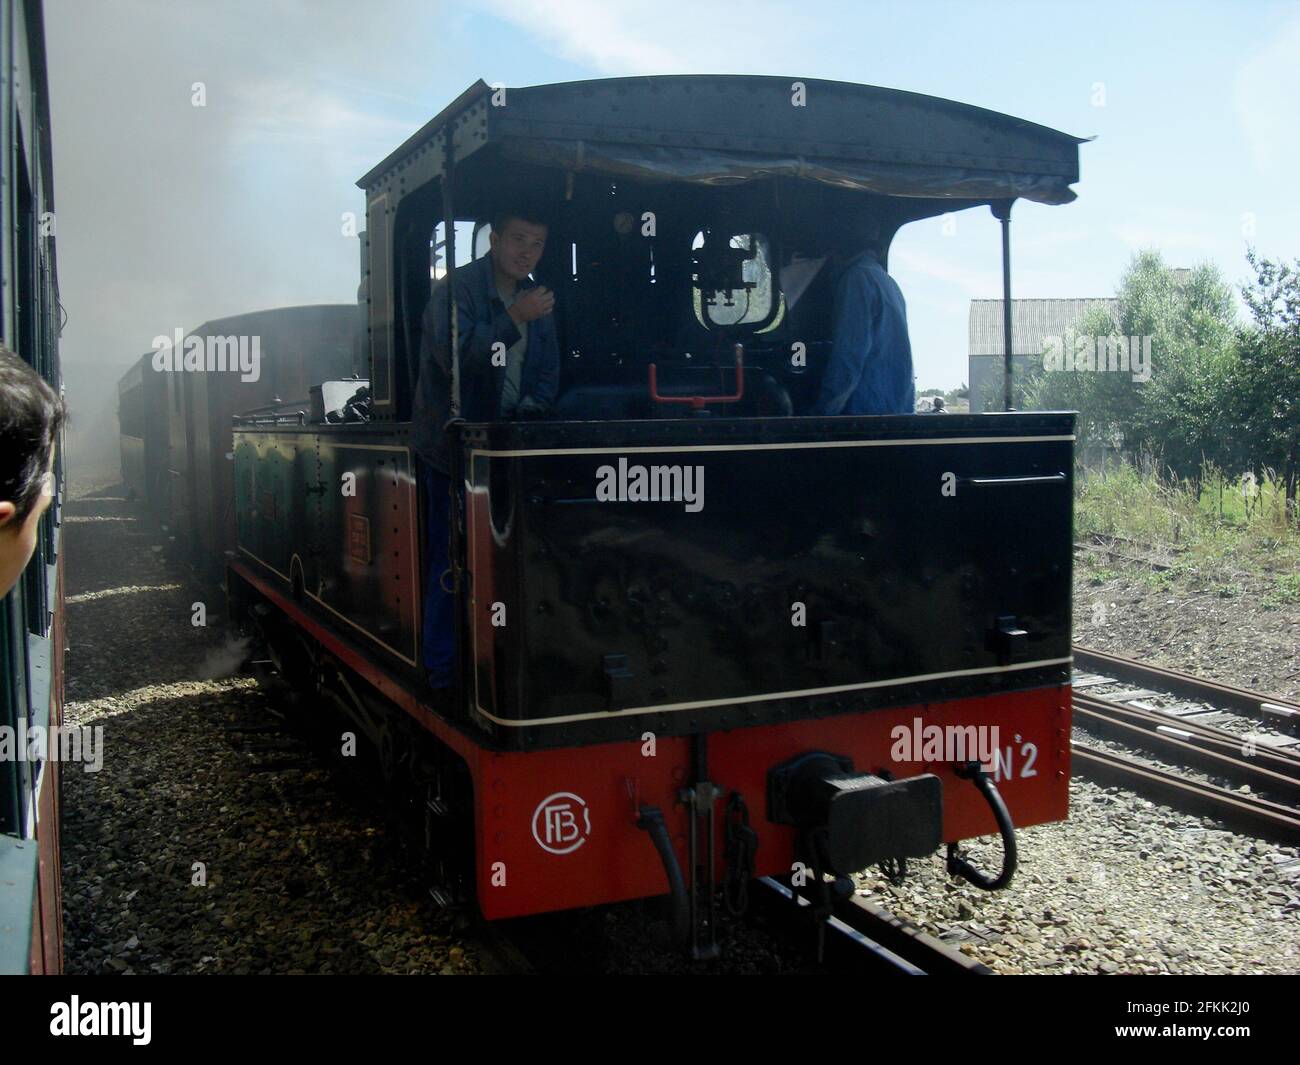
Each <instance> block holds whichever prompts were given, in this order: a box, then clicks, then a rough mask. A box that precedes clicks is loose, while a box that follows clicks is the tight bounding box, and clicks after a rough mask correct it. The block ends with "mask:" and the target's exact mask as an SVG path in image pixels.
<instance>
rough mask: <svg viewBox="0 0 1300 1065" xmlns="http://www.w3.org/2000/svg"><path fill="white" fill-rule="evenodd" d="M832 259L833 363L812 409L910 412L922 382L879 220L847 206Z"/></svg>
mask: <svg viewBox="0 0 1300 1065" xmlns="http://www.w3.org/2000/svg"><path fill="white" fill-rule="evenodd" d="M839 221H840V225H839V227H838V228H837V230H836V232H835V233H834V234H833V236H832V253H831V256H830V258H829V259H828V261H827V263H826V267H825V268H826V269H828V270H829V271H830V278H831V283H832V284H833V285H834V292H835V302H834V309H833V311H832V314H831V321H832V345H831V355H830V361H829V362H828V363H827V365H826V369H825V371H824V373H823V374H822V380H821V389H820V391H819V393H818V396H817V400H816V402H815V403H814V404H813V407H812V409H811V410H809V412H808V413H809V414H814V415H821V414H832V415H834V414H912V413H914V412H915V409H916V381H915V378H914V377H913V375H912V345H911V342H910V341H909V340H908V336H907V305H906V304H905V303H904V301H903V293H902V290H900V289H899V287H898V283H897V282H896V281H895V280H894V279H893V278H892V277H890V276H889V274H887V273H886V272H885V267H884V266H883V257H882V255H881V253H880V251H879V250H878V248H879V244H880V225H879V223H878V222H877V221H876V220H875V219H874V218H872V217H870V216H869V215H867V214H864V213H861V212H856V213H855V212H852V211H846V212H844V213H843V214H842V215H841V216H840V219H839Z"/></svg>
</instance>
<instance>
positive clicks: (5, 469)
mask: <svg viewBox="0 0 1300 1065" xmlns="http://www.w3.org/2000/svg"><path fill="white" fill-rule="evenodd" d="M66 416H67V412H66V409H65V408H64V406H63V400H62V399H60V398H59V397H58V396H57V395H55V392H54V389H52V388H51V387H50V386H49V385H48V384H46V382H45V381H43V380H42V379H41V376H40V375H39V374H38V373H37V372H36V371H35V370H33V369H32V368H31V367H30V366H28V365H27V363H25V362H23V360H22V359H20V358H19V357H18V356H17V355H15V354H14V353H13V352H12V351H10V350H9V349H8V348H4V347H0V500H3V501H7V502H10V503H13V504H14V506H15V507H16V509H17V514H16V515H15V516H16V518H17V520H18V523H19V524H22V523H23V522H24V521H26V520H27V516H28V515H29V514H30V513H31V512H32V508H33V507H35V506H36V500H37V498H39V496H40V493H41V489H42V488H43V487H44V485H45V473H46V471H47V470H48V469H49V468H50V455H51V454H52V452H53V451H54V441H55V439H56V438H57V437H58V435H59V429H60V428H62V426H63V422H64V419H65V418H66Z"/></svg>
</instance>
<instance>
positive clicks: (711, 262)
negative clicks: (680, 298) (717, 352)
mask: <svg viewBox="0 0 1300 1065" xmlns="http://www.w3.org/2000/svg"><path fill="white" fill-rule="evenodd" d="M691 250H692V255H691V266H692V271H693V272H692V276H691V280H692V282H693V283H694V288H695V290H694V293H693V298H694V301H695V317H696V318H697V319H698V320H699V323H700V325H702V326H704V327H705V328H710V327H714V326H730V325H750V324H753V323H755V322H762V321H765V320H766V319H767V318H768V317H769V316H770V315H771V313H772V299H773V293H772V267H771V251H770V249H769V247H768V242H767V238H766V237H765V236H763V235H762V234H761V233H739V234H733V235H731V236H726V235H725V234H723V233H722V232H721V231H717V230H707V229H706V230H701V231H700V232H698V233H696V234H695V239H694V240H693V241H692V242H691Z"/></svg>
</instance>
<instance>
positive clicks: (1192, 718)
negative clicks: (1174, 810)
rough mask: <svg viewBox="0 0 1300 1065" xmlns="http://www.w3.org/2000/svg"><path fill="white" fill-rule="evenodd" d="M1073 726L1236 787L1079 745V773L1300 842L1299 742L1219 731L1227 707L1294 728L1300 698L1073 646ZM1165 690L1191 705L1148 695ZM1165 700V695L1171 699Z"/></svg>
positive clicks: (1242, 828) (1246, 829)
mask: <svg viewBox="0 0 1300 1065" xmlns="http://www.w3.org/2000/svg"><path fill="white" fill-rule="evenodd" d="M1074 656H1075V664H1076V666H1082V667H1084V668H1086V669H1091V670H1096V671H1097V672H1096V673H1094V674H1076V676H1075V681H1074V683H1075V691H1074V711H1075V723H1076V725H1077V726H1078V727H1080V728H1082V729H1084V730H1086V731H1087V732H1089V733H1091V734H1093V735H1096V736H1098V737H1101V738H1103V739H1107V740H1110V741H1112V742H1116V743H1120V744H1123V745H1124V746H1128V747H1135V748H1139V749H1141V750H1143V751H1146V752H1148V753H1149V754H1151V755H1154V756H1155V757H1157V758H1159V759H1160V760H1161V761H1164V762H1168V763H1174V764H1178V765H1182V766H1186V767H1188V768H1190V769H1193V770H1195V771H1197V772H1200V773H1204V774H1206V775H1207V776H1210V777H1212V778H1215V779H1216V780H1222V781H1225V782H1228V783H1231V784H1233V785H1237V786H1238V788H1239V790H1232V789H1231V788H1229V787H1225V786H1222V785H1221V784H1219V783H1216V782H1215V781H1214V780H1203V779H1199V778H1197V777H1192V776H1186V775H1183V774H1179V773H1176V772H1173V771H1171V770H1169V769H1165V768H1162V767H1160V766H1154V765H1149V764H1146V763H1144V762H1141V761H1139V760H1137V759H1134V758H1132V757H1128V756H1125V755H1122V754H1119V753H1116V752H1114V751H1109V750H1104V749H1102V748H1099V747H1094V746H1092V745H1090V744H1087V743H1080V742H1077V741H1076V742H1075V743H1074V745H1073V759H1074V766H1075V770H1076V771H1078V772H1081V773H1082V774H1083V775H1086V776H1089V777H1091V778H1092V779H1094V780H1097V781H1098V782H1100V783H1103V784H1108V785H1115V786H1120V787H1124V788H1127V789H1129V790H1132V791H1135V792H1137V793H1139V794H1142V795H1145V796H1146V797H1148V798H1152V799H1157V800H1159V801H1161V802H1165V803H1168V804H1170V805H1172V806H1175V807H1178V808H1180V809H1183V810H1185V811H1187V812H1189V813H1194V814H1198V815H1202V816H1207V817H1213V818H1215V819H1217V820H1219V821H1221V822H1223V823H1224V824H1225V825H1228V826H1229V827H1231V828H1232V829H1233V830H1234V831H1238V832H1242V833H1245V834H1249V835H1255V836H1259V837H1261V838H1266V839H1272V840H1275V841H1277V842H1281V843H1300V741H1297V740H1295V739H1294V738H1293V737H1289V736H1285V735H1280V734H1277V735H1272V736H1270V735H1266V734H1260V735H1256V734H1255V733H1253V732H1252V733H1251V734H1249V735H1242V734H1241V733H1239V732H1233V731H1231V730H1228V729H1225V728H1220V727H1218V724H1216V722H1218V723H1223V721H1224V719H1225V710H1227V711H1230V712H1231V713H1233V714H1237V715H1245V716H1249V717H1251V718H1252V719H1253V720H1256V721H1261V722H1265V723H1267V724H1268V725H1270V726H1273V727H1274V728H1278V729H1291V728H1294V727H1295V726H1296V723H1297V722H1300V704H1296V703H1293V702H1291V701H1290V700H1286V699H1283V698H1280V697H1278V696H1271V695H1262V694H1260V693H1258V692H1252V691H1249V690H1248V689H1244V688H1237V687H1233V686H1231V685H1225V684H1220V683H1219V682H1217V681H1209V680H1205V679H1204V678H1200V677H1195V676H1192V675H1191V674H1187V673H1182V672H1180V671H1177V670H1170V669H1164V668H1162V667H1159V666H1150V665H1147V664H1145V663H1141V662H1136V661H1134V660H1133V659H1129V658H1124V657H1122V656H1119V655H1110V654H1106V653H1104V652H1100V651H1094V650H1092V649H1090V648H1084V647H1079V646H1076V647H1075V648H1074ZM1124 683H1128V684H1134V683H1136V684H1140V685H1147V684H1149V685H1150V686H1151V689H1150V690H1148V689H1147V688H1146V687H1141V688H1139V689H1137V690H1136V691H1125V692H1121V693H1117V694H1116V695H1114V696H1110V697H1107V696H1102V695H1095V694H1091V693H1089V692H1088V690H1087V689H1088V688H1090V687H1097V686H1102V685H1117V684H1124ZM1162 693H1168V694H1169V695H1173V696H1175V697H1178V698H1183V699H1190V700H1194V701H1195V704H1196V705H1193V706H1174V707H1168V708H1162V707H1158V706H1155V705H1152V703H1150V702H1146V701H1143V700H1144V698H1148V699H1149V698H1152V697H1154V698H1161V697H1162ZM1164 697H1167V696H1164Z"/></svg>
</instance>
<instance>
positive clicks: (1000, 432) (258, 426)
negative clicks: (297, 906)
mask: <svg viewBox="0 0 1300 1065" xmlns="http://www.w3.org/2000/svg"><path fill="white" fill-rule="evenodd" d="M1079 143H1080V141H1079V139H1078V138H1075V137H1072V136H1069V135H1066V134H1063V133H1059V132H1057V131H1054V130H1051V129H1047V128H1044V127H1041V126H1037V125H1034V124H1032V123H1029V122H1025V121H1022V120H1019V119H1015V118H1011V117H1008V116H1006V115H1002V114H996V113H993V112H989V111H986V110H982V109H979V108H975V107H971V106H967V105H963V104H959V103H954V102H951V101H947V100H940V99H935V98H932V97H927V96H920V95H916V94H912V93H906V92H900V91H895V90H889V89H881V88H874V87H870V86H863V85H853V84H845V83H838V82H826V81H814V80H798V81H796V80H791V79H781V78H769V77H732V76H681V77H648V78H626V79H612V80H600V81H588V82H579V83H570V84H556V85H542V86H532V87H520V88H509V89H502V88H497V89H493V88H491V87H489V86H488V85H486V84H485V83H483V82H481V81H480V82H478V83H476V84H475V85H473V86H471V87H470V88H469V89H468V90H466V92H464V93H463V94H461V95H460V96H459V97H458V98H457V99H456V100H455V101H453V102H452V103H451V104H450V105H449V106H448V107H447V108H445V109H444V110H443V111H442V112H441V113H439V114H438V115H437V116H436V117H434V118H433V119H432V120H431V121H430V122H429V123H428V124H427V125H425V126H424V127H423V128H422V129H421V130H419V131H418V132H417V133H416V134H414V135H413V136H412V137H411V138H410V139H409V140H408V141H407V142H406V143H404V144H403V145H401V146H400V147H399V148H398V149H397V150H396V151H394V152H393V153H392V154H391V155H390V156H389V157H388V158H386V159H385V160H383V161H382V162H381V163H380V164H379V165H378V166H376V167H375V168H374V169H373V170H371V171H370V172H369V173H368V174H366V175H365V176H364V177H363V178H362V179H361V180H360V182H359V185H360V187H361V188H362V189H364V190H365V193H366V203H367V225H366V230H365V233H364V236H363V243H362V264H363V265H362V269H363V276H362V279H361V280H362V287H361V291H362V293H363V299H362V302H361V312H362V315H363V317H364V322H365V334H364V340H363V346H362V356H363V366H359V367H356V369H357V370H359V371H361V372H359V373H358V374H357V375H356V378H357V379H356V380H348V379H347V378H346V377H345V378H344V379H343V380H342V381H331V380H325V379H321V378H317V379H315V380H313V381H312V384H313V385H315V386H316V396H317V402H316V403H315V409H314V410H313V412H312V415H311V416H310V417H307V416H306V415H305V413H304V412H287V413H286V412H285V411H283V410H279V409H276V408H274V407H269V408H264V409H261V410H260V411H256V412H253V413H252V414H249V415H247V416H246V417H243V418H237V419H236V423H235V426H234V429H233V436H232V440H233V444H232V453H233V462H232V463H231V464H230V465H229V466H228V467H227V469H228V471H229V475H230V477H231V484H232V485H233V507H232V511H233V516H234V522H235V529H234V547H233V554H234V557H233V558H232V559H231V560H230V561H229V565H228V567H227V574H226V579H227V586H228V592H229V597H230V604H231V610H232V613H233V616H234V618H235V619H236V620H237V621H238V623H239V624H240V625H241V626H243V627H244V628H245V629H246V630H247V631H248V632H250V633H252V634H253V635H254V636H255V638H256V640H257V644H258V651H257V652H256V653H255V655H254V659H255V660H264V661H265V662H268V663H269V665H264V666H263V667H262V668H263V670H264V673H265V674H266V679H267V680H268V683H278V684H287V685H289V686H291V687H292V688H293V689H294V690H297V691H299V692H305V693H308V696H309V699H308V702H309V704H311V703H313V702H314V703H315V704H316V705H325V704H328V705H330V706H332V707H335V708H337V709H338V710H339V711H341V712H342V713H344V714H346V715H347V717H348V718H349V719H350V721H351V722H353V724H354V725H355V727H356V728H357V729H358V730H359V731H360V732H361V733H362V734H364V735H365V736H366V737H367V738H368V739H369V740H370V741H371V743H372V744H373V747H374V749H375V750H376V751H377V752H378V758H379V763H380V765H381V766H382V768H383V772H384V777H385V780H386V781H387V783H388V785H389V787H390V788H391V789H392V791H393V792H394V794H396V795H397V796H399V797H400V799H401V801H402V802H403V804H404V807H405V808H406V809H407V810H408V812H410V813H411V814H412V815H413V816H415V817H418V818H419V820H420V822H421V824H422V828H423V832H424V838H425V841H426V843H427V848H428V853H429V855H430V861H431V869H430V877H431V883H432V890H433V892H434V895H435V897H436V898H438V899H439V901H442V902H453V901H455V900H457V899H472V900H473V901H475V902H476V903H477V905H478V907H479V908H480V909H481V911H482V913H483V914H484V916H486V917H487V918H489V919H497V918H507V917H514V916H520V915H526V914H534V913H539V912H544V911H552V910H560V909H567V908H574V907H583V906H590V905H594V904H600V903H607V902H613V901H619V900H626V899H632V898H639V897H647V896H656V895H663V894H665V893H667V894H668V895H669V896H670V898H671V900H672V905H673V912H674V914H675V915H676V917H677V927H678V929H679V931H680V932H681V933H682V935H683V938H684V939H688V940H689V941H690V942H691V943H692V944H693V950H694V951H695V953H696V954H697V955H698V956H707V955H709V954H710V953H711V952H712V951H714V950H715V949H716V948H715V946H714V943H713V925H714V921H713V919H712V916H711V915H712V914H713V912H714V909H713V908H714V903H715V900H716V898H717V897H718V895H719V893H720V892H721V891H722V890H723V889H724V888H727V889H734V888H736V887H737V886H738V885H742V884H743V883H744V882H745V881H746V880H747V878H749V877H753V876H759V875H785V874H789V873H790V872H791V870H792V869H794V868H796V867H799V866H803V867H806V868H808V869H811V870H812V871H813V873H814V876H813V878H812V889H811V890H812V893H813V895H814V901H815V903H816V904H817V906H818V908H819V911H820V912H828V911H829V907H830V906H831V904H832V903H833V901H834V898H835V896H836V894H837V893H841V892H844V891H848V890H851V883H850V881H849V879H848V878H849V876H850V874H852V873H853V872H855V871H859V870H862V869H864V868H866V867H868V866H870V865H873V864H876V863H888V864H889V865H890V867H891V868H893V869H899V868H901V862H902V861H905V860H906V859H908V858H913V857H920V856H924V855H928V854H931V853H933V852H934V851H935V850H937V849H938V848H939V847H941V846H943V845H945V844H946V845H947V846H948V868H949V871H950V872H951V873H953V875H957V876H962V877H965V878H966V879H969V880H971V881H972V882H974V883H977V884H979V885H980V886H982V887H987V888H997V887H1002V886H1004V885H1005V884H1006V883H1008V882H1009V881H1010V879H1011V876H1012V875H1013V872H1014V868H1015V864H1016V856H1015V831H1016V829H1017V828H1020V827H1023V826H1026V825H1032V824H1036V823H1042V822H1047V821H1053V820H1059V819H1062V818H1064V817H1066V816H1067V806H1068V779H1069V742H1068V737H1069V729H1070V687H1069V678H1070V594H1071V550H1070V545H1071V493H1072V476H1073V454H1072V444H1073V440H1074V416H1073V415H1072V414H1069V413H1051V412H1049V413H1015V412H1011V411H1007V412H1003V413H997V414H983V415H973V416H972V415H946V416H944V417H934V416H927V415H890V416H875V417H866V416H847V417H814V416H807V415H803V414H799V413H798V412H800V411H803V410H807V409H808V407H809V404H810V402H811V399H812V397H813V396H815V395H816V390H817V388H818V385H819V381H820V376H821V373H822V371H823V370H824V367H825V365H826V361H827V357H828V354H829V351H830V347H831V338H832V323H831V296H832V293H831V291H830V287H829V285H828V283H827V282H826V279H825V277H824V276H822V275H824V273H825V271H822V273H821V275H819V274H818V273H817V272H816V271H815V268H810V267H809V266H808V264H810V263H812V264H815V263H816V262H817V261H818V260H819V259H821V258H824V257H825V255H826V242H827V240H828V237H827V234H828V233H829V232H831V231H832V230H833V227H834V225H835V224H836V220H837V219H838V218H839V217H841V215H842V214H843V213H844V212H846V211H848V210H850V209H854V210H856V209H859V208H861V207H863V206H866V207H868V208H869V209H870V211H871V213H872V214H873V216H874V217H875V218H876V219H877V220H878V222H879V224H880V226H881V230H882V238H881V251H882V253H884V254H885V255H887V251H888V246H889V243H890V241H891V240H892V237H893V234H894V233H896V232H897V230H898V229H899V228H901V227H902V226H903V225H905V224H907V223H909V222H913V221H917V220H919V219H925V218H930V217H934V216H936V215H939V214H941V213H947V212H950V211H955V210H962V209H968V208H974V207H981V206H987V207H989V208H990V209H991V210H992V212H993V213H994V215H995V216H996V217H997V218H998V219H999V220H1000V222H1001V223H1002V227H1003V234H1004V240H1003V252H1004V256H1006V255H1008V254H1009V224H1010V215H1011V207H1012V204H1013V203H1014V202H1015V201H1016V200H1018V199H1025V200H1031V201H1035V202H1038V203H1044V204H1064V203H1068V202H1070V201H1071V200H1072V199H1073V198H1074V193H1073V191H1072V190H1071V189H1070V185H1071V183H1073V182H1075V181H1077V180H1078V158H1077V154H1078V144H1079ZM524 196H527V197H528V198H529V200H530V202H534V203H536V202H542V203H545V204H548V205H549V207H548V208H547V210H548V216H547V219H546V220H547V222H548V224H549V237H548V240H547V243H546V249H545V253H544V256H543V258H542V260H541V262H540V264H539V266H538V268H537V271H536V273H537V276H538V277H539V278H540V279H542V280H543V281H544V282H545V283H546V284H547V285H548V286H549V287H551V288H552V289H553V290H554V292H555V294H556V306H555V311H554V315H555V324H556V329H557V332H558V336H559V339H560V346H561V357H562V369H561V374H562V392H561V395H560V397H559V399H558V402H557V404H556V410H555V416H554V417H553V418H549V419H538V420H529V421H510V422H505V421H502V422H479V423H475V422H469V421H465V420H464V419H462V418H460V417H457V416H455V415H456V411H455V409H453V418H452V420H451V421H450V422H449V423H448V425H447V427H446V433H447V434H448V436H449V438H450V442H451V445H452V448H453V454H454V465H453V476H452V478H451V496H450V500H449V504H450V512H451V514H452V528H451V544H450V558H451V565H450V567H449V569H448V570H447V571H446V572H441V573H440V572H431V571H430V567H429V565H428V562H427V557H428V552H427V551H426V543H427V530H426V529H425V528H424V524H423V518H422V516H423V515H425V514H426V513H427V509H426V507H425V502H426V501H425V500H423V499H422V498H421V496H422V490H421V487H420V481H419V478H418V476H417V469H416V466H415V459H414V457H413V453H412V448H411V418H412V397H413V394H414V391H415V382H416V375H417V373H418V369H419V368H418V353H419V351H420V348H421V342H422V339H423V338H422V336H421V332H422V329H423V328H424V326H423V324H422V322H423V320H424V311H425V309H426V305H427V304H428V301H429V300H430V299H431V298H443V297H442V296H439V295H435V293H444V292H446V291H447V290H449V289H450V286H449V285H446V286H443V287H441V288H435V287H434V286H432V285H431V279H438V278H445V277H446V276H447V275H448V274H449V273H450V272H451V271H454V270H455V269H457V268H460V267H463V266H465V265H466V264H467V263H469V262H470V261H471V260H472V259H473V258H475V257H476V256H477V255H479V254H482V253H483V251H484V250H485V247H486V238H487V236H488V233H489V222H490V220H491V218H492V217H493V215H494V213H495V212H496V211H497V210H499V209H500V208H501V207H502V206H503V205H506V204H510V203H513V202H518V200H519V199H520V198H521V197H524ZM809 273H812V275H813V276H812V279H811V281H809V280H808V276H809ZM1004 278H1006V279H1007V281H1006V284H1007V286H1008V289H1009V266H1008V264H1007V262H1006V260H1005V258H1004ZM1006 295H1007V297H1008V299H1009V291H1008V292H1007V293H1006ZM450 315H451V317H452V319H453V320H454V317H455V312H454V311H450ZM453 350H454V348H453ZM1007 350H1008V351H1010V350H1011V346H1010V344H1008V345H1007ZM454 357H455V358H458V357H459V356H454ZM1008 370H1009V367H1008ZM456 372H458V371H455V370H453V378H454V377H455V373H456ZM1010 394H1011V393H1010V379H1009V377H1008V380H1007V395H1008V397H1010ZM331 396H337V397H338V398H337V399H336V400H331V398H330V397H331ZM1008 406H1010V404H1009V403H1008ZM638 486H639V487H638ZM652 486H654V487H652ZM433 580H439V581H442V582H443V584H444V586H445V587H447V588H449V589H452V590H453V591H454V596H455V602H456V610H457V627H456V640H457V662H458V666H457V668H458V682H457V684H456V686H455V687H454V689H453V690H452V693H451V695H450V696H449V697H448V696H447V694H446V693H445V692H441V693H435V692H434V691H433V690H431V689H430V688H429V687H428V685H427V682H426V679H425V674H424V670H423V668H422V665H421V647H420V634H421V625H422V618H421V609H422V589H423V588H424V587H425V582H428V581H433ZM995 832H996V833H999V834H1000V836H1001V838H1002V842H1003V863H1002V868H1001V869H1000V870H989V871H985V870H981V869H978V868H976V867H975V865H974V864H973V863H972V862H971V861H970V860H968V858H967V857H966V856H965V855H963V853H962V852H961V850H960V849H959V847H958V844H959V843H960V841H962V840H966V839H970V838H972V837H977V836H983V835H988V834H991V833H995ZM735 894H736V892H734V891H729V893H728V897H733V896H734V895H735Z"/></svg>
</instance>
